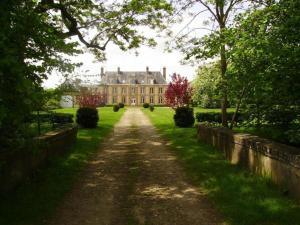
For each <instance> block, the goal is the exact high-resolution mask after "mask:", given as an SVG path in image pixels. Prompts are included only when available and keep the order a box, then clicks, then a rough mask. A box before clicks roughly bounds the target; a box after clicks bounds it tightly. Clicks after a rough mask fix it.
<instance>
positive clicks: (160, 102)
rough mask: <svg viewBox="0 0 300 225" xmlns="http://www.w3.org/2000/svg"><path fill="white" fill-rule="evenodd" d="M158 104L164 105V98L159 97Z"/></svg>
mask: <svg viewBox="0 0 300 225" xmlns="http://www.w3.org/2000/svg"><path fill="white" fill-rule="evenodd" d="M158 103H159V104H162V103H163V97H162V96H159V99H158Z"/></svg>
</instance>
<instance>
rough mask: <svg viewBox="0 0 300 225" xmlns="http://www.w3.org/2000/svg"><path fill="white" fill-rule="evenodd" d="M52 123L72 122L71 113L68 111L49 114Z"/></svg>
mask: <svg viewBox="0 0 300 225" xmlns="http://www.w3.org/2000/svg"><path fill="white" fill-rule="evenodd" d="M51 122H52V123H59V124H66V123H73V114H69V113H54V114H53V115H52V116H51Z"/></svg>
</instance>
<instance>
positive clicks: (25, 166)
mask: <svg viewBox="0 0 300 225" xmlns="http://www.w3.org/2000/svg"><path fill="white" fill-rule="evenodd" d="M77 131H78V128H77V127H76V126H74V127H68V128H63V129H60V130H57V131H52V132H49V133H46V134H45V135H43V136H39V137H36V138H35V139H34V141H33V143H32V146H31V147H30V148H29V147H27V148H26V149H19V150H15V151H6V152H0V193H5V192H8V191H11V190H13V189H14V188H15V187H17V186H18V185H19V184H20V183H22V182H23V181H24V180H25V179H27V178H28V177H29V176H30V175H31V174H33V173H34V172H35V171H36V170H37V169H38V168H41V167H43V166H45V165H46V164H47V162H48V161H49V160H50V159H51V158H53V157H56V156H59V155H62V154H64V153H65V152H66V151H67V150H68V149H70V146H71V145H72V144H73V143H74V142H75V141H76V137H77Z"/></svg>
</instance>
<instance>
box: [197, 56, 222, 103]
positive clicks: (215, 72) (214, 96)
mask: <svg viewBox="0 0 300 225" xmlns="http://www.w3.org/2000/svg"><path fill="white" fill-rule="evenodd" d="M220 81H221V71H220V67H219V63H218V62H214V63H209V64H205V65H203V66H201V67H200V68H199V69H198V70H197V77H196V78H195V80H194V81H193V90H194V91H193V102H195V103H197V104H198V105H200V106H202V107H204V108H219V107H220V93H219V87H220Z"/></svg>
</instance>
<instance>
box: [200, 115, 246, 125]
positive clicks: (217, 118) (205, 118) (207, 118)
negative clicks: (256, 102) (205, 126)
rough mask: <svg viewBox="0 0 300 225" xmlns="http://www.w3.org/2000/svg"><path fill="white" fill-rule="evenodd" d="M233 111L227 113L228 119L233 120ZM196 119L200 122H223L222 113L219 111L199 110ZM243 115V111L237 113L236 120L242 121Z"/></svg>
mask: <svg viewBox="0 0 300 225" xmlns="http://www.w3.org/2000/svg"><path fill="white" fill-rule="evenodd" d="M232 116H233V112H228V113H227V118H228V121H231V118H232ZM196 119H197V121H198V122H210V123H222V115H221V113H218V112H197V113H196ZM242 121H243V116H242V114H241V113H237V115H236V118H235V122H242Z"/></svg>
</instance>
